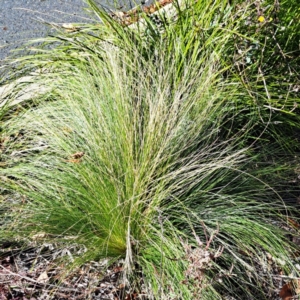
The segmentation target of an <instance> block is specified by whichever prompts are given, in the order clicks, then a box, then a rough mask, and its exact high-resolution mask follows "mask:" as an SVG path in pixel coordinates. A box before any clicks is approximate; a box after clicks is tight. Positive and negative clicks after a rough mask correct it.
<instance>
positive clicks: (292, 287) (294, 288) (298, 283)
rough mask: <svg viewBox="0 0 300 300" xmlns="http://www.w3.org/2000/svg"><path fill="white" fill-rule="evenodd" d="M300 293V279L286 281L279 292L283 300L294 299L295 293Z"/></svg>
mask: <svg viewBox="0 0 300 300" xmlns="http://www.w3.org/2000/svg"><path fill="white" fill-rule="evenodd" d="M295 294H296V295H299V294H300V279H296V280H293V281H291V282H288V283H286V284H285V285H284V286H283V287H282V288H281V290H280V292H279V297H281V298H282V300H292V299H294V297H293V296H294V295H295Z"/></svg>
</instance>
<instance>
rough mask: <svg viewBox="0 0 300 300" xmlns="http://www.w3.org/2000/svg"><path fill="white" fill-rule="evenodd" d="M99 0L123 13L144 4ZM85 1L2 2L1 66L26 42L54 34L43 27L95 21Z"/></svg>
mask: <svg viewBox="0 0 300 300" xmlns="http://www.w3.org/2000/svg"><path fill="white" fill-rule="evenodd" d="M130 1H131V0H119V1H118V2H116V1H113V0H110V1H109V0H97V3H98V4H100V5H103V6H105V7H107V8H111V9H113V8H114V7H122V10H125V9H129V8H130V7H134V6H135V4H133V3H140V2H141V1H132V2H130ZM86 9H87V5H86V3H85V2H84V0H0V64H1V61H2V60H3V59H4V58H5V57H7V55H8V54H9V52H10V51H11V50H13V49H16V48H19V47H20V46H21V45H23V44H24V43H25V42H26V41H28V40H30V39H33V38H38V37H42V36H45V35H47V34H48V33H51V29H50V28H49V27H48V26H46V25H45V24H43V21H46V22H55V23H59V24H60V23H78V22H80V23H82V22H92V21H93V17H92V16H91V15H90V14H88V12H87V11H86Z"/></svg>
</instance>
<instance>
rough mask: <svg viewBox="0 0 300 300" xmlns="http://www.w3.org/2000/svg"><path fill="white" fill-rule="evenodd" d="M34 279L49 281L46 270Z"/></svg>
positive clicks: (42, 281)
mask: <svg viewBox="0 0 300 300" xmlns="http://www.w3.org/2000/svg"><path fill="white" fill-rule="evenodd" d="M36 281H37V282H39V283H47V282H48V281H49V277H48V274H47V272H43V273H41V274H40V276H39V277H38V278H37V280H36Z"/></svg>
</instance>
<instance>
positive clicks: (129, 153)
mask: <svg viewBox="0 0 300 300" xmlns="http://www.w3.org/2000/svg"><path fill="white" fill-rule="evenodd" d="M236 2H237V3H231V4H230V3H229V2H228V1H222V0H217V1H208V0H198V1H190V2H187V5H186V8H185V9H181V8H180V7H179V3H178V7H177V17H176V18H173V19H169V20H168V19H165V18H164V16H163V14H161V15H160V18H161V19H162V20H163V22H162V24H161V25H160V27H159V28H158V27H157V25H156V24H155V23H154V22H153V20H152V19H151V18H149V17H147V16H145V18H146V23H145V24H146V29H143V30H142V29H141V28H133V29H132V28H129V27H124V26H122V25H121V24H120V23H119V22H118V21H116V20H113V19H112V18H111V17H110V16H108V15H107V14H106V13H105V12H104V11H102V10H101V9H99V8H98V7H97V6H96V4H95V3H93V2H92V1H90V0H89V1H88V3H89V4H90V6H91V8H92V9H93V11H94V12H95V13H96V15H97V16H98V17H99V18H100V19H101V24H100V25H99V24H95V25H81V27H80V29H78V30H77V31H74V32H67V31H65V30H64V29H58V33H57V35H56V36H55V37H49V38H46V39H44V40H43V44H42V45H39V46H36V47H32V48H31V52H32V53H31V54H29V55H23V56H22V57H19V58H17V59H15V60H14V69H10V70H6V78H8V79H9V81H15V80H16V78H19V77H21V76H25V75H28V74H32V72H36V73H37V75H33V76H32V77H31V79H30V80H28V81H26V82H23V83H19V84H17V85H16V87H15V88H14V89H13V91H12V92H11V93H10V95H8V99H9V101H14V100H15V99H16V95H17V93H20V91H22V90H24V88H29V89H30V87H32V86H33V85H34V84H38V85H39V86H40V91H39V92H38V93H37V94H36V95H35V97H32V99H30V100H28V101H24V102H23V103H21V104H19V105H13V106H9V108H7V107H6V109H5V111H3V114H2V115H1V118H2V124H1V129H2V131H1V156H0V178H1V181H2V187H1V192H2V195H4V196H3V199H4V198H5V199H6V200H5V201H4V200H3V201H2V203H1V206H2V207H1V218H2V220H3V221H2V224H1V228H0V230H1V237H2V239H16V240H23V241H26V242H30V241H32V240H37V236H40V237H42V238H40V239H39V240H38V241H39V242H41V243H42V242H44V241H49V240H50V241H52V242H53V241H54V242H55V243H56V244H57V245H66V244H67V245H68V244H73V243H76V244H78V245H80V246H82V247H84V249H85V251H84V253H82V254H81V255H80V256H79V257H78V258H77V259H76V261H75V262H76V263H77V264H81V263H83V262H86V261H90V260H98V259H101V258H105V257H110V258H123V259H124V261H125V265H124V266H125V271H126V276H127V277H128V278H131V280H132V282H134V281H135V279H136V278H135V274H137V273H135V272H136V270H137V269H140V268H141V270H142V272H143V276H144V279H143V280H144V282H145V284H146V286H147V287H148V294H149V297H150V298H151V297H152V298H155V299H222V297H224V295H230V294H231V295H235V294H238V295H239V296H238V297H239V299H242V298H241V295H243V299H254V297H256V299H265V298H266V299H267V296H266V294H265V292H266V289H265V288H266V287H268V286H270V285H272V278H271V277H270V276H269V275H266V274H265V275H263V273H262V271H261V269H262V268H263V265H264V261H263V257H264V255H265V254H264V253H266V252H267V253H270V254H271V256H272V257H273V259H274V261H275V263H276V264H277V265H278V267H280V268H282V269H283V270H284V272H285V274H287V275H288V274H290V273H291V272H292V271H293V269H294V267H293V263H292V256H291V253H292V252H293V249H294V246H293V244H292V243H291V242H290V241H289V240H288V237H287V234H286V232H285V229H284V228H287V226H282V225H283V224H286V223H287V216H288V215H290V214H291V212H290V211H291V208H290V207H289V205H288V204H287V203H286V201H285V197H288V198H289V199H290V198H292V197H293V196H294V195H295V194H296V192H297V187H296V186H294V187H292V184H291V183H290V182H291V181H292V180H294V178H295V177H297V174H295V172H296V171H295V169H296V165H297V163H298V162H297V158H296V155H297V151H298V145H297V138H299V137H297V134H295V132H297V133H299V125H298V124H299V116H298V108H297V105H298V104H299V93H297V92H296V88H297V87H296V85H297V84H298V83H297V80H298V79H299V74H298V73H297V72H298V71H299V67H298V66H299V64H298V62H299V55H296V53H298V54H299V48H297V47H298V46H299V45H298V44H297V43H296V42H295V40H297V39H298V41H299V32H300V31H299V30H298V29H299V22H298V23H297V22H296V21H295V20H296V18H298V20H299V8H298V9H296V8H295V9H294V8H293V5H294V6H295V5H296V1H279V2H280V7H279V6H277V4H276V3H275V4H274V3H273V2H272V1H263V2H262V4H260V5H259V6H258V4H255V3H250V2H248V1H236ZM259 16H264V17H265V21H264V22H260V21H259V20H258V17H259ZM271 18H272V20H271ZM283 27H284V29H283ZM39 42H40V41H39ZM285 72H287V73H285ZM297 78H298V79H297ZM7 195H10V196H9V197H8V196H7ZM16 195H18V196H19V198H18V197H17V196H16ZM138 274H140V273H138ZM138 276H140V275H138ZM264 297H265V298H264Z"/></svg>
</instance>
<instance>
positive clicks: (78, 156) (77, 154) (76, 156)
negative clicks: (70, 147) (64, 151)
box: [71, 152, 84, 159]
mask: <svg viewBox="0 0 300 300" xmlns="http://www.w3.org/2000/svg"><path fill="white" fill-rule="evenodd" d="M83 155H84V152H76V153H74V154H72V155H71V157H72V158H74V159H78V158H81V157H82V156H83Z"/></svg>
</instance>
